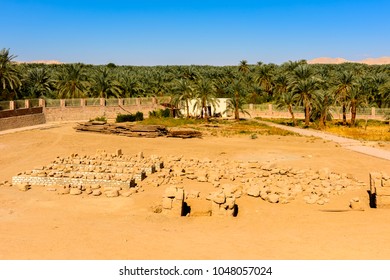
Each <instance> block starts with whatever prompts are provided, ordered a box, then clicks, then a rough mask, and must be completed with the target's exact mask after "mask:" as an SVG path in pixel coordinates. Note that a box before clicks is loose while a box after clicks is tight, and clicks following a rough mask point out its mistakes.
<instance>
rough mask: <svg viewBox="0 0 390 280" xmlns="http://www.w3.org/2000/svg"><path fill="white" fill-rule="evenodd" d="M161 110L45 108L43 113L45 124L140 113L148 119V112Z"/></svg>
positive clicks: (144, 107) (137, 107)
mask: <svg viewBox="0 0 390 280" xmlns="http://www.w3.org/2000/svg"><path fill="white" fill-rule="evenodd" d="M159 108H162V107H160V106H159V105H157V104H153V105H133V106H83V107H53V108H51V107H45V108H44V113H45V116H46V120H47V122H55V121H79V120H80V121H81V120H83V121H84V120H85V121H87V120H90V119H94V118H96V117H101V116H105V117H106V118H108V119H114V118H116V116H117V114H129V113H131V114H134V113H136V112H138V111H139V112H142V113H143V114H144V117H148V115H149V112H150V111H153V110H156V109H159Z"/></svg>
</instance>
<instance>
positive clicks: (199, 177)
mask: <svg viewBox="0 0 390 280" xmlns="http://www.w3.org/2000/svg"><path fill="white" fill-rule="evenodd" d="M197 179H198V182H201V183H205V182H208V179H207V176H205V175H201V176H198V178H197Z"/></svg>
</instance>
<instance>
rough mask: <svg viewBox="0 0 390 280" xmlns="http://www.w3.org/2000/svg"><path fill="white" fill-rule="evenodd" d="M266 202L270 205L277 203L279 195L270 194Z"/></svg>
mask: <svg viewBox="0 0 390 280" xmlns="http://www.w3.org/2000/svg"><path fill="white" fill-rule="evenodd" d="M267 201H268V202H270V203H278V202H279V195H277V194H275V193H271V194H269V195H268V196H267Z"/></svg>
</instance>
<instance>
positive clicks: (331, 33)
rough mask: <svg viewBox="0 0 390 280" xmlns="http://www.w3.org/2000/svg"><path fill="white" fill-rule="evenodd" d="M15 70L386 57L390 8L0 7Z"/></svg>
mask: <svg viewBox="0 0 390 280" xmlns="http://www.w3.org/2000/svg"><path fill="white" fill-rule="evenodd" d="M0 11H1V12H0V24H1V25H0V26H1V28H0V49H1V48H7V49H8V48H9V49H10V52H11V54H14V55H17V56H18V57H17V58H16V60H18V61H31V60H59V61H62V62H83V63H90V64H106V63H109V62H113V63H115V64H118V65H189V64H197V65H206V64H207V65H237V64H238V63H239V62H240V61H241V60H244V59H245V60H247V61H248V63H250V64H255V63H256V62H258V61H262V62H265V63H270V62H272V63H277V64H279V63H283V62H286V61H288V60H299V59H312V58H316V57H322V56H328V57H343V58H346V59H349V60H361V59H364V58H368V57H381V56H390V20H389V18H390V1H389V0H378V1H377V0H366V1H361V0H339V1H337V0H318V1H316V0H312V1H309V0H302V1H288V0H275V1H271V0H258V1H255V0H238V1H230V0H208V1H206V0H204V1H203V0H198V1H195V0H187V1H186V0H181V1H177V0H164V1H162V0H161V1H159V0H145V1H141V0H129V1H116V0H96V1H92V0H64V1H63V0H60V1H49V0H34V1H32V0H31V1H29V0H14V1H13V0H1V4H0Z"/></svg>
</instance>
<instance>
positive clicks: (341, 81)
mask: <svg viewBox="0 0 390 280" xmlns="http://www.w3.org/2000/svg"><path fill="white" fill-rule="evenodd" d="M354 80H355V77H354V74H353V73H352V72H351V71H342V72H340V73H339V74H338V75H337V77H336V81H335V86H336V89H335V94H336V101H337V102H338V103H339V104H341V106H342V110H343V125H346V124H347V96H348V95H349V94H350V92H351V90H352V87H353V84H354Z"/></svg>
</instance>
